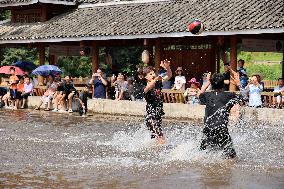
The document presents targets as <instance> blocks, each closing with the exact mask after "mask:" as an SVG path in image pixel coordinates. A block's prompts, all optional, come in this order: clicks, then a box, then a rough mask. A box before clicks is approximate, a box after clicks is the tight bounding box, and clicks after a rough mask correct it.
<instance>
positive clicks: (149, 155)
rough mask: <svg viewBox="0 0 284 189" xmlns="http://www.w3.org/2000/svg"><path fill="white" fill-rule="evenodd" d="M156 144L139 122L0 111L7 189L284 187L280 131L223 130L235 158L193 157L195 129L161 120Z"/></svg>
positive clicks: (0, 170)
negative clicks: (162, 135)
mask: <svg viewBox="0 0 284 189" xmlns="http://www.w3.org/2000/svg"><path fill="white" fill-rule="evenodd" d="M164 131H165V134H166V137H167V143H166V145H163V146H157V145H156V144H155V142H154V141H152V140H151V139H150V137H149V131H147V130H146V129H145V127H144V125H143V119H141V118H136V117H121V116H104V115H95V116H92V117H88V118H81V117H78V116H70V115H68V114H56V113H52V112H38V111H20V110H19V111H0V142H1V145H0V150H1V152H0V156H1V158H0V186H1V187H6V188H15V187H19V188H22V187H38V188H48V187H49V188H108V189H112V188H153V189H154V188H155V189H157V188H275V189H276V188H279V189H280V188H281V189H282V188H284V183H283V181H284V161H283V159H284V151H283V147H284V143H283V142H284V141H283V134H284V125H283V122H279V125H269V124H264V123H262V124H260V123H254V122H252V121H251V120H249V121H248V120H247V121H241V122H239V123H238V124H233V125H231V126H230V128H229V131H230V133H231V135H232V138H233V141H234V146H235V148H236V151H237V154H238V159H236V160H233V161H230V160H224V159H223V158H222V154H221V153H220V152H209V151H200V150H199V142H200V139H201V131H202V124H200V123H196V122H192V121H191V122H185V121H183V122H181V121H176V122H174V121H172V120H171V121H165V122H164Z"/></svg>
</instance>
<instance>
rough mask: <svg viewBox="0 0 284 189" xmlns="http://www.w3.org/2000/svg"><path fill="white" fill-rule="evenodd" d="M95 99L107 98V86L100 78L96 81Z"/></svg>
mask: <svg viewBox="0 0 284 189" xmlns="http://www.w3.org/2000/svg"><path fill="white" fill-rule="evenodd" d="M94 98H103V99H105V98H106V86H105V85H104V84H103V82H102V81H101V80H99V79H98V78H95V79H94Z"/></svg>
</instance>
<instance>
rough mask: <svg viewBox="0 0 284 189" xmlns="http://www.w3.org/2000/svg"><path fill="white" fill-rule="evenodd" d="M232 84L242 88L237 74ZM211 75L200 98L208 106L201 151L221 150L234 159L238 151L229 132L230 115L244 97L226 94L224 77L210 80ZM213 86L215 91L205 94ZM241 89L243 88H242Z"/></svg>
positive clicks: (214, 77)
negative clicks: (207, 149) (208, 149)
mask: <svg viewBox="0 0 284 189" xmlns="http://www.w3.org/2000/svg"><path fill="white" fill-rule="evenodd" d="M233 74H234V77H233V78H232V80H233V81H232V82H234V83H235V84H236V85H238V86H239V87H240V79H239V76H238V74H237V73H235V72H234V73H233ZM210 77H211V73H209V74H208V76H207V79H208V82H207V83H206V84H205V85H204V86H203V87H202V89H201V90H200V92H199V94H198V96H199V99H200V102H201V104H203V105H206V108H205V118H204V129H203V134H204V137H203V140H202V142H201V146H200V149H201V150H205V149H206V148H210V149H220V150H223V152H224V155H225V156H226V157H228V158H234V157H235V156H236V151H235V149H234V147H233V142H232V139H231V136H230V134H229V132H228V128H227V125H228V123H229V113H230V110H231V108H232V107H233V106H234V105H235V104H237V103H239V102H241V101H243V100H244V99H243V97H242V95H241V96H236V95H235V94H234V93H231V92H224V91H223V85H224V76H223V75H222V74H214V75H213V77H212V79H210ZM210 84H211V85H212V88H213V91H210V92H205V91H206V89H207V87H208V86H209V85H210ZM240 88H241V87H240Z"/></svg>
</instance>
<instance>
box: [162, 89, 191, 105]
mask: <svg viewBox="0 0 284 189" xmlns="http://www.w3.org/2000/svg"><path fill="white" fill-rule="evenodd" d="M184 92H185V91H180V90H170V89H163V90H162V94H163V97H164V102H166V103H185V102H186V99H185V98H184V96H183V93H184Z"/></svg>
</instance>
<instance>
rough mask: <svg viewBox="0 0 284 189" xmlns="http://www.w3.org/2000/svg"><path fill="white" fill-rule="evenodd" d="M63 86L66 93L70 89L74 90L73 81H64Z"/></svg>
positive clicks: (70, 90) (69, 91)
mask: <svg viewBox="0 0 284 189" xmlns="http://www.w3.org/2000/svg"><path fill="white" fill-rule="evenodd" d="M63 87H64V91H65V92H66V93H67V94H69V93H71V92H72V91H76V89H75V87H74V84H73V83H66V82H64V84H63Z"/></svg>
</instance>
